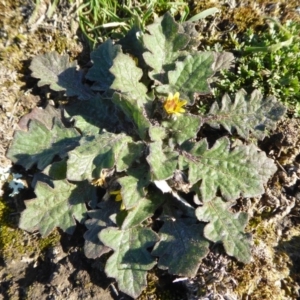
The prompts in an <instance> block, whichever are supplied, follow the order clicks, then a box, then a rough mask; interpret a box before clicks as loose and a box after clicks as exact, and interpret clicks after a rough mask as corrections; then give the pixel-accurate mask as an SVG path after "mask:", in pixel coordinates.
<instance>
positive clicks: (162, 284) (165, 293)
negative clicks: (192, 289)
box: [137, 268, 185, 300]
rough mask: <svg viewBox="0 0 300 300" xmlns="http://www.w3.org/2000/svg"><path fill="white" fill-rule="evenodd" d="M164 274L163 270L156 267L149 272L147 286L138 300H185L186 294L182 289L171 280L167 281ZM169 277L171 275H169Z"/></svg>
mask: <svg viewBox="0 0 300 300" xmlns="http://www.w3.org/2000/svg"><path fill="white" fill-rule="evenodd" d="M164 277H168V276H162V271H161V270H159V269H158V268H154V269H152V270H151V271H149V272H148V275H147V287H146V289H145V290H144V291H143V292H142V294H141V295H140V296H139V297H138V298H137V300H148V299H155V300H183V299H185V294H184V292H183V291H182V290H180V289H178V288H177V287H176V285H175V284H174V283H172V282H171V281H169V282H166V281H165V280H164V279H163V278H164ZM168 278H169V277H168Z"/></svg>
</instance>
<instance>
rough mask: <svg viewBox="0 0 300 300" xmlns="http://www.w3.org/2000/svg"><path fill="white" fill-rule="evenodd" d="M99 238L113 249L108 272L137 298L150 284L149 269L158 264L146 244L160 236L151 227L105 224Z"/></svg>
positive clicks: (151, 243) (151, 244)
mask: <svg viewBox="0 0 300 300" xmlns="http://www.w3.org/2000/svg"><path fill="white" fill-rule="evenodd" d="M100 240H101V241H102V242H103V243H104V245H106V246H107V247H110V248H112V249H113V250H114V254H113V255H112V256H111V257H110V258H109V259H108V261H107V263H106V266H105V273H106V274H107V276H109V277H113V278H115V279H116V280H117V282H118V287H119V289H120V290H121V291H122V292H124V293H126V294H128V295H129V296H131V297H133V298H134V299H136V298H137V297H138V296H139V295H140V294H141V292H142V290H143V289H144V288H145V287H146V285H147V271H148V270H150V269H152V268H153V267H154V265H155V264H156V262H155V259H154V258H153V257H151V255H150V253H149V252H148V251H147V248H149V247H151V246H153V245H154V243H155V242H156V241H157V240H158V237H157V235H156V234H155V232H153V231H152V230H151V229H149V228H141V227H134V228H131V229H128V230H119V229H116V228H111V227H109V228H106V229H103V230H102V231H101V233H100Z"/></svg>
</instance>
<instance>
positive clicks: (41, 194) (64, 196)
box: [19, 180, 88, 236]
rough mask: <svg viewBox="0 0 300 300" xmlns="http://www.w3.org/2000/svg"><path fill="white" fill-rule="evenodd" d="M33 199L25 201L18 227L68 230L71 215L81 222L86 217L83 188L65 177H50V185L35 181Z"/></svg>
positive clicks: (72, 225)
mask: <svg viewBox="0 0 300 300" xmlns="http://www.w3.org/2000/svg"><path fill="white" fill-rule="evenodd" d="M34 192H35V194H36V196H37V198H36V199H31V200H27V201H25V204H26V209H25V210H24V211H23V212H22V214H21V219H20V224H19V227H20V228H22V229H24V230H27V231H30V232H33V231H35V230H39V232H40V233H41V235H42V236H46V235H48V234H49V233H50V232H51V231H52V230H53V229H54V228H55V227H59V228H61V229H62V230H63V231H65V232H67V233H69V234H72V233H73V232H74V230H75V227H76V222H75V219H76V220H77V221H79V222H83V221H84V220H85V218H86V207H85V200H88V199H85V197H84V196H83V195H84V193H85V191H84V190H82V189H81V188H80V187H78V186H76V185H74V184H71V183H69V182H67V181H66V180H57V181H54V188H51V187H50V186H49V185H47V184H46V183H43V182H38V183H37V185H36V188H35V191H34Z"/></svg>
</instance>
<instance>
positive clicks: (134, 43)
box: [118, 25, 145, 67]
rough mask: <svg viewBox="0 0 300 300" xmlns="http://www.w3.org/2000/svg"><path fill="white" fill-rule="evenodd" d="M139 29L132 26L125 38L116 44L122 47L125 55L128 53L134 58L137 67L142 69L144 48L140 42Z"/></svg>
mask: <svg viewBox="0 0 300 300" xmlns="http://www.w3.org/2000/svg"><path fill="white" fill-rule="evenodd" d="M141 35H142V31H141V29H140V28H139V27H138V26H136V25H133V27H132V28H131V29H130V30H129V31H128V32H127V34H126V36H125V37H124V38H122V39H120V40H119V42H118V44H120V45H121V46H122V50H123V51H124V52H125V53H130V54H131V55H133V56H134V57H135V58H137V59H138V65H139V66H141V67H143V66H145V62H144V58H143V53H144V52H145V48H144V46H143V44H142V42H141Z"/></svg>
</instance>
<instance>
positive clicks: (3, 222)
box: [0, 198, 60, 259]
mask: <svg viewBox="0 0 300 300" xmlns="http://www.w3.org/2000/svg"><path fill="white" fill-rule="evenodd" d="M11 213H13V211H12V210H11V209H10V208H9V207H8V205H7V204H6V203H5V200H4V199H3V198H0V255H1V256H2V257H3V258H4V259H14V258H17V257H19V256H20V255H24V254H27V255H31V254H32V253H35V254H36V253H43V252H44V251H45V250H47V249H48V248H49V247H53V246H55V245H56V244H57V243H58V242H59V240H60V234H59V232H58V231H57V230H55V231H53V232H52V233H51V234H50V235H49V236H48V237H45V238H39V237H38V236H36V235H30V234H28V233H26V232H24V231H23V230H21V229H18V228H17V224H14V223H13V221H12V220H11V218H10V214H11Z"/></svg>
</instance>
